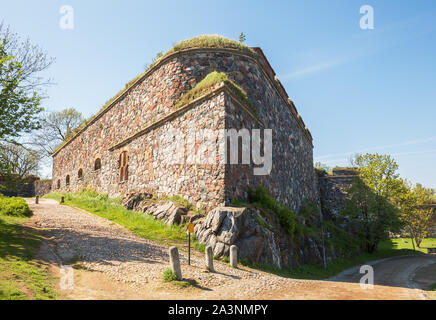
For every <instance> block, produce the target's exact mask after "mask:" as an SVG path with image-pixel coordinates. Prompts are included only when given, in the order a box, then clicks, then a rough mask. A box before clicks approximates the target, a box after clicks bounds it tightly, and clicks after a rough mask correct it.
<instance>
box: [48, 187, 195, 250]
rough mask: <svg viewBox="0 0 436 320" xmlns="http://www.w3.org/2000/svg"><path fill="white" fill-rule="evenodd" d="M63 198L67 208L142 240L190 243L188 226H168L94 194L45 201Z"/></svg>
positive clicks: (66, 194)
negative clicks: (187, 241)
mask: <svg viewBox="0 0 436 320" xmlns="http://www.w3.org/2000/svg"><path fill="white" fill-rule="evenodd" d="M61 196H64V199H65V205H72V206H74V207H77V208H80V209H83V210H86V211H88V212H91V213H94V214H96V215H98V216H100V217H103V218H106V219H108V220H110V221H113V222H116V223H118V224H120V225H122V226H124V227H126V228H127V229H129V230H131V231H133V232H134V233H135V234H137V235H138V236H140V237H143V238H146V239H150V240H155V241H158V242H162V243H165V244H168V243H172V242H174V241H176V242H180V241H186V239H187V235H186V225H180V226H178V225H172V226H168V225H167V224H165V223H164V222H162V221H161V220H154V218H153V216H151V215H147V214H143V213H140V212H136V211H132V210H127V209H126V208H125V207H123V206H122V205H121V204H120V199H115V198H109V197H108V196H107V195H104V194H99V193H97V192H95V191H91V190H84V191H81V192H73V193H70V192H53V193H50V194H48V195H45V196H44V198H49V199H55V200H57V201H60V198H61Z"/></svg>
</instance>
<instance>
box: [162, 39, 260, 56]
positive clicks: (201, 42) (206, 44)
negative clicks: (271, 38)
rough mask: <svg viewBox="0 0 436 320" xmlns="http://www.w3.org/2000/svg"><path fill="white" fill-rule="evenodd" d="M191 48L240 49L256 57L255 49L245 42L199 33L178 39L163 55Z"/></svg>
mask: <svg viewBox="0 0 436 320" xmlns="http://www.w3.org/2000/svg"><path fill="white" fill-rule="evenodd" d="M191 48H225V49H235V50H239V51H242V52H244V53H246V54H248V55H251V56H253V57H257V56H258V54H257V53H256V51H254V50H253V49H251V48H250V47H247V46H246V45H245V44H243V43H240V42H238V41H235V40H232V39H228V38H225V37H223V36H219V35H201V36H198V37H195V38H192V39H187V40H183V41H180V42H179V43H178V44H176V45H175V46H174V47H173V48H172V49H170V50H169V51H168V52H167V53H166V54H165V55H164V56H163V57H165V56H167V55H169V54H171V53H174V52H177V51H181V50H185V49H191Z"/></svg>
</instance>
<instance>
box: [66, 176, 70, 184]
mask: <svg viewBox="0 0 436 320" xmlns="http://www.w3.org/2000/svg"><path fill="white" fill-rule="evenodd" d="M65 184H66V185H67V186H69V185H70V176H69V175H68V176H67V177H66V178H65Z"/></svg>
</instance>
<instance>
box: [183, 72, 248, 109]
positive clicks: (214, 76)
mask: <svg viewBox="0 0 436 320" xmlns="http://www.w3.org/2000/svg"><path fill="white" fill-rule="evenodd" d="M222 83H225V84H226V85H227V86H228V87H229V88H230V89H231V90H232V92H233V93H234V94H235V95H236V96H237V97H238V98H239V99H240V100H241V101H242V102H243V103H244V104H245V105H246V106H247V107H248V108H249V109H250V110H251V111H252V112H254V114H256V110H255V109H254V107H253V105H252V104H251V102H250V100H249V99H248V96H247V93H246V92H245V91H244V90H243V89H242V88H241V87H240V86H238V85H237V84H235V83H234V82H233V81H232V80H230V79H229V77H228V76H227V75H226V74H225V73H224V72H217V71H213V72H211V73H209V74H208V75H207V76H206V77H205V78H204V79H203V80H201V81H200V82H199V83H197V85H196V86H195V87H194V88H192V89H191V90H189V91H188V92H187V93H185V94H184V95H183V96H182V97H181V98H180V100H179V102H178V103H177V104H176V105H175V108H176V109H178V108H180V107H181V106H183V105H185V104H188V103H189V102H191V101H193V100H195V99H197V98H199V97H201V96H203V95H205V94H206V93H208V92H210V91H211V90H213V89H215V88H216V87H217V86H218V85H220V84H222Z"/></svg>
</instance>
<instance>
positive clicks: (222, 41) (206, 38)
mask: <svg viewBox="0 0 436 320" xmlns="http://www.w3.org/2000/svg"><path fill="white" fill-rule="evenodd" d="M192 48H225V49H235V50H239V51H241V52H243V53H245V54H248V55H251V56H252V57H255V58H257V57H258V54H257V52H256V51H254V50H253V49H251V48H250V47H247V46H246V45H244V44H242V43H240V42H237V41H235V40H232V39H228V38H225V37H223V36H219V35H201V36H198V37H195V38H192V39H187V40H183V41H180V42H179V43H178V44H176V45H175V46H174V47H173V48H171V49H170V50H168V51H167V52H166V53H165V54H164V55H163V56H162V57H160V58H159V59H157V60H156V61H154V62H153V63H152V64H151V65H150V66H149V67H148V68H147V70H146V71H144V72H142V73H141V74H139V75H138V76H136V77H135V78H134V79H132V80H130V81H129V82H128V83H126V85H125V86H124V88H123V89H122V90H120V91H119V92H118V93H117V94H116V95H115V96H113V98H111V99H109V100H108V101H106V103H105V104H104V105H103V107H102V108H101V109H100V111H99V112H98V113H97V114H96V115H94V116H92V117H91V118H89V119H88V120H87V121H84V122H83V123H82V124H81V125H80V126H79V127H78V128H76V129H75V130H74V131H73V133H72V134H71V135H70V136H69V137H68V138H66V139H65V140H64V141H63V142H62V143H61V144H60V145H59V146H58V147H57V148H56V149H55V151H54V152H56V151H58V150H59V149H60V148H62V147H63V146H64V145H65V144H67V143H68V142H69V141H70V140H72V139H73V138H74V137H75V136H76V135H77V134H78V133H79V132H80V130H82V129H83V128H84V127H86V126H87V125H88V123H90V122H91V121H92V120H93V119H94V118H95V117H97V116H98V115H99V114H100V113H102V112H103V111H104V110H106V109H107V108H108V107H109V106H110V105H111V104H112V103H113V102H114V101H115V100H117V99H118V98H119V97H120V96H121V95H122V94H123V93H124V92H125V91H126V90H128V89H129V88H130V87H131V86H132V85H133V84H134V83H135V82H136V81H137V80H138V79H139V78H141V77H142V76H144V75H145V74H146V73H148V72H149V71H150V69H152V68H153V67H154V66H155V65H156V64H158V63H159V62H160V61H161V60H163V59H165V58H166V57H167V56H169V55H171V54H173V53H175V52H178V51H181V50H185V49H192ZM227 80H228V79H227ZM228 81H230V80H228ZM230 82H231V81H230ZM228 84H229V83H228ZM233 85H234V86H236V85H235V84H233ZM236 87H237V86H236ZM237 88H239V87H237ZM239 90H242V89H240V88H239ZM239 90H237V91H239ZM237 91H235V94H237V95H238V96H239V94H238V93H237ZM242 92H243V91H242ZM244 95H245V97H246V94H245V93H244ZM241 99H242V97H241ZM243 100H244V99H243ZM247 101H248V98H247ZM248 103H249V102H248ZM250 105H251V104H250ZM252 110H253V109H252Z"/></svg>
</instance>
